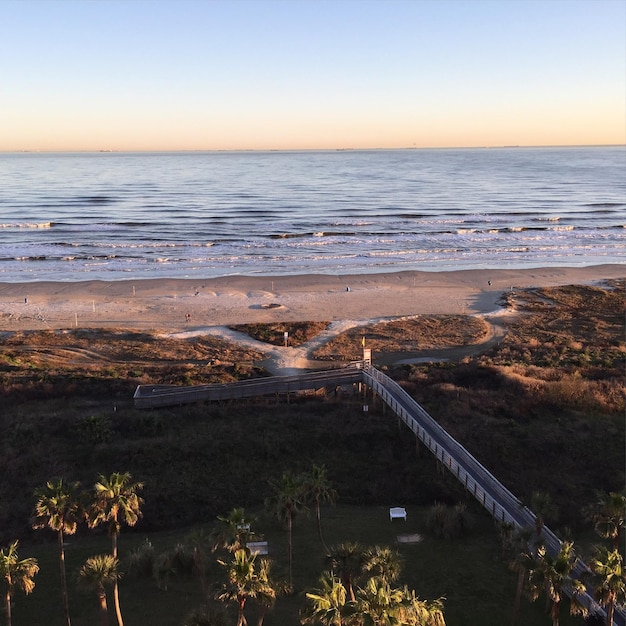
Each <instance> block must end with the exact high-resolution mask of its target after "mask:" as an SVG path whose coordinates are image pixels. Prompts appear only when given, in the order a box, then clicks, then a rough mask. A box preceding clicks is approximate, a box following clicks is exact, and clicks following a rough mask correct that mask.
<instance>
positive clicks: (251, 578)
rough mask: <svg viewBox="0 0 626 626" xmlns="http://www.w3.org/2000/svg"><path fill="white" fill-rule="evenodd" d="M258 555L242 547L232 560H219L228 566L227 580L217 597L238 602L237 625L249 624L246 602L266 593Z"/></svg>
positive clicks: (224, 600)
mask: <svg viewBox="0 0 626 626" xmlns="http://www.w3.org/2000/svg"><path fill="white" fill-rule="evenodd" d="M255 561H256V555H254V554H250V553H249V551H248V550H245V549H244V548H240V549H239V550H236V551H235V553H234V554H233V559H232V561H230V562H228V563H227V562H224V561H218V563H219V564H220V565H223V566H224V567H225V568H226V576H227V582H226V584H225V585H224V587H223V589H222V591H221V592H219V593H218V595H217V599H218V600H221V601H222V602H226V603H229V602H236V604H237V626H247V624H248V621H247V620H246V617H245V615H244V609H245V606H246V602H247V601H248V599H250V598H256V597H257V595H258V594H259V593H260V592H263V593H265V592H266V591H267V590H266V589H265V585H264V581H262V580H259V576H258V573H257V571H256V563H255Z"/></svg>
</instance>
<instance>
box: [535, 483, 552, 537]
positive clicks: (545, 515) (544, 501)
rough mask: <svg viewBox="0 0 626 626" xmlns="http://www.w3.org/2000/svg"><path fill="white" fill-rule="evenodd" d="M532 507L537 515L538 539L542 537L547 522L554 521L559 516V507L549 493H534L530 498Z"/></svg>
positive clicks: (536, 528)
mask: <svg viewBox="0 0 626 626" xmlns="http://www.w3.org/2000/svg"><path fill="white" fill-rule="evenodd" d="M530 507H531V509H532V510H533V511H534V513H535V530H536V532H537V537H541V533H542V532H543V527H544V526H545V524H546V522H550V521H554V520H555V519H556V517H557V516H558V509H557V506H556V505H555V504H554V501H553V500H552V496H551V495H550V494H549V493H548V492H546V491H534V492H533V493H532V495H531V497H530Z"/></svg>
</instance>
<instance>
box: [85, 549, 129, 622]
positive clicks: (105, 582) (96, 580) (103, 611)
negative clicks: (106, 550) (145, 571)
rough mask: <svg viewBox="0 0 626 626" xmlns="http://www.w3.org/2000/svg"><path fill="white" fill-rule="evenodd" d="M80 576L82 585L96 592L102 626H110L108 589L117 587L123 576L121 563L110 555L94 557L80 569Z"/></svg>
mask: <svg viewBox="0 0 626 626" xmlns="http://www.w3.org/2000/svg"><path fill="white" fill-rule="evenodd" d="M78 575H79V581H80V582H81V584H83V585H84V586H85V587H87V588H90V589H94V590H95V591H96V594H97V595H98V602H99V604H100V621H101V623H102V626H108V623H109V611H108V606H107V592H106V588H107V587H108V586H111V585H115V583H116V582H117V580H118V579H119V578H120V576H121V574H120V573H119V561H118V560H117V559H116V558H115V557H114V556H112V555H110V554H99V555H97V556H92V557H90V558H89V559H87V561H86V562H85V564H84V565H83V566H82V567H81V568H80V572H79V574H78Z"/></svg>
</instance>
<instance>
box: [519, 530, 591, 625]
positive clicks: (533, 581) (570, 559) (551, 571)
mask: <svg viewBox="0 0 626 626" xmlns="http://www.w3.org/2000/svg"><path fill="white" fill-rule="evenodd" d="M576 560H577V559H576V553H575V551H574V544H573V542H571V541H564V542H563V543H562V544H561V549H560V550H559V552H558V554H557V555H556V556H554V557H552V556H551V555H550V554H548V551H547V550H546V548H545V546H543V545H540V546H539V547H538V548H537V554H536V558H535V560H534V563H533V564H532V565H531V566H530V568H529V570H528V593H529V597H530V599H531V601H533V602H534V601H535V600H536V599H537V598H538V597H539V595H540V594H541V592H542V591H544V592H545V594H546V599H547V601H548V602H549V605H550V617H551V618H552V624H553V626H559V618H560V609H561V600H562V599H563V596H564V595H565V593H566V592H568V591H569V593H568V595H570V597H571V602H570V613H571V614H572V615H585V614H586V609H585V607H584V606H583V605H582V604H580V602H578V601H577V596H578V595H579V594H581V593H584V591H585V585H583V583H582V582H580V581H579V580H575V579H572V578H571V577H570V576H571V573H572V572H573V570H574V567H575V565H576Z"/></svg>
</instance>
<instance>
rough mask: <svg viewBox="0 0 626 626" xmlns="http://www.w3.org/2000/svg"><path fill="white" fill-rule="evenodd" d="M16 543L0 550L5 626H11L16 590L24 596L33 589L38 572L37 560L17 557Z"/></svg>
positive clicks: (17, 543)
mask: <svg viewBox="0 0 626 626" xmlns="http://www.w3.org/2000/svg"><path fill="white" fill-rule="evenodd" d="M18 545H19V542H18V541H14V542H13V543H12V544H10V545H9V546H8V547H7V548H4V549H2V550H0V580H1V581H2V583H3V585H4V588H5V589H4V599H5V605H6V615H7V626H11V624H12V621H11V601H12V598H13V593H14V591H15V590H16V589H21V590H22V591H23V592H24V593H25V594H26V595H28V594H29V593H31V592H32V591H33V589H34V588H35V581H34V580H33V579H34V577H35V575H36V574H37V572H38V571H39V565H38V564H37V559H34V558H27V559H22V560H20V558H19V557H18V554H17V547H18Z"/></svg>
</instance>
